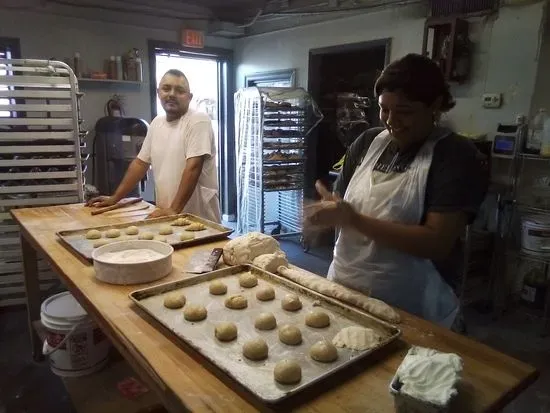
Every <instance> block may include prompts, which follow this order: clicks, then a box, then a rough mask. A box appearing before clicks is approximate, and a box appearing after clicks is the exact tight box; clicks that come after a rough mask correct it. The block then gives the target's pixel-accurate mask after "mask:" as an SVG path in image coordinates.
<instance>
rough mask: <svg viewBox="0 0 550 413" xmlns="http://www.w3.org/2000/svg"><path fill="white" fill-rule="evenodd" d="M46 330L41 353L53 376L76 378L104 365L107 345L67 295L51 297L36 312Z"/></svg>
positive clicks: (107, 352) (86, 316)
mask: <svg viewBox="0 0 550 413" xmlns="http://www.w3.org/2000/svg"><path fill="white" fill-rule="evenodd" d="M40 319H41V321H42V324H43V325H44V327H45V328H46V330H47V335H46V339H45V340H44V346H43V353H44V355H45V356H49V359H50V367H51V369H52V371H53V372H54V374H56V375H58V376H62V377H79V376H85V375H87V374H91V373H93V372H95V371H98V370H100V369H101V368H103V367H104V366H105V365H106V364H107V357H108V354H109V347H110V344H109V341H108V340H107V337H105V335H104V334H103V332H102V331H101V329H99V328H98V327H97V326H96V325H95V323H94V322H93V321H92V320H91V319H90V317H89V316H88V314H87V313H86V311H84V309H83V308H82V307H81V306H80V304H78V301H76V300H75V298H74V297H73V296H72V295H71V293H69V292H64V293H60V294H56V295H53V296H51V297H49V298H48V299H46V300H45V301H44V302H43V303H42V306H41V308H40Z"/></svg>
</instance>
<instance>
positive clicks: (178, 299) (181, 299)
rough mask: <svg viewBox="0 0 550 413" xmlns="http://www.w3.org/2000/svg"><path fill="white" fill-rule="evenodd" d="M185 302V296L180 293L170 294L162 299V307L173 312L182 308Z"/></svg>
mask: <svg viewBox="0 0 550 413" xmlns="http://www.w3.org/2000/svg"><path fill="white" fill-rule="evenodd" d="M185 301H186V300H185V295H183V294H181V293H172V294H168V295H167V296H166V297H165V298H164V306H165V307H166V308H170V309H172V310H175V309H176V308H182V307H183V306H184V305H185Z"/></svg>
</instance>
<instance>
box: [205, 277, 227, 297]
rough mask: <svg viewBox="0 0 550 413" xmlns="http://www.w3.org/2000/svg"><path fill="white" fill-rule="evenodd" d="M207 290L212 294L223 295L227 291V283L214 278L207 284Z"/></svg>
mask: <svg viewBox="0 0 550 413" xmlns="http://www.w3.org/2000/svg"><path fill="white" fill-rule="evenodd" d="M208 290H209V291H210V294H213V295H224V294H225V293H226V292H227V285H225V284H224V283H223V282H221V281H220V280H214V281H212V282H211V283H210V285H209V286H208Z"/></svg>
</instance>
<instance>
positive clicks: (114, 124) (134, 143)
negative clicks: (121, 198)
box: [92, 116, 149, 196]
mask: <svg viewBox="0 0 550 413" xmlns="http://www.w3.org/2000/svg"><path fill="white" fill-rule="evenodd" d="M148 128H149V125H148V124H147V122H145V121H144V120H142V119H136V118H123V117H115V116H106V117H104V118H101V119H99V120H98V121H97V123H96V125H95V138H94V142H93V151H92V159H93V183H92V184H93V185H94V186H95V187H96V188H97V189H98V191H99V192H100V193H101V194H112V193H113V192H114V191H115V190H116V188H117V186H118V185H119V184H120V181H122V178H123V177H124V174H125V173H126V170H127V169H128V166H129V165H130V162H132V160H134V159H135V157H136V155H137V154H138V153H139V151H140V149H141V146H142V145H143V141H144V139H145V136H146V135H147V129H148ZM144 190H145V179H144V180H142V181H141V183H140V184H139V185H137V186H136V188H134V189H133V190H132V192H130V193H129V194H128V196H140V194H141V193H142V192H143V191H144Z"/></svg>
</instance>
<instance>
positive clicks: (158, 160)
mask: <svg viewBox="0 0 550 413" xmlns="http://www.w3.org/2000/svg"><path fill="white" fill-rule="evenodd" d="M214 139H215V138H214V131H213V130H212V123H211V121H210V118H209V117H208V115H206V114H205V113H201V112H196V111H193V110H191V109H189V110H188V111H187V113H186V114H185V115H183V116H182V117H181V118H179V119H178V120H175V121H172V122H168V121H167V120H166V116H157V117H156V118H155V119H153V121H152V122H151V125H150V126H149V131H148V132H147V136H146V137H145V140H144V142H143V146H142V148H141V151H140V152H139V154H138V158H139V159H141V160H142V161H143V162H147V163H149V164H151V166H152V168H153V174H154V178H155V195H156V204H157V206H158V207H159V208H169V207H170V206H171V205H172V201H173V200H174V197H175V196H176V194H177V192H178V188H179V185H180V182H181V178H182V174H183V170H184V169H185V164H186V161H187V159H189V158H193V157H197V156H205V158H204V164H203V167H202V172H201V174H200V177H199V181H198V182H197V186H196V188H195V191H194V192H193V195H191V198H190V199H189V201H188V202H187V205H185V207H184V209H183V212H187V213H190V214H194V215H198V216H201V217H203V218H206V219H209V220H211V221H215V222H221V213H220V201H219V187H218V173H217V169H216V144H215V140H214Z"/></svg>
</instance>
